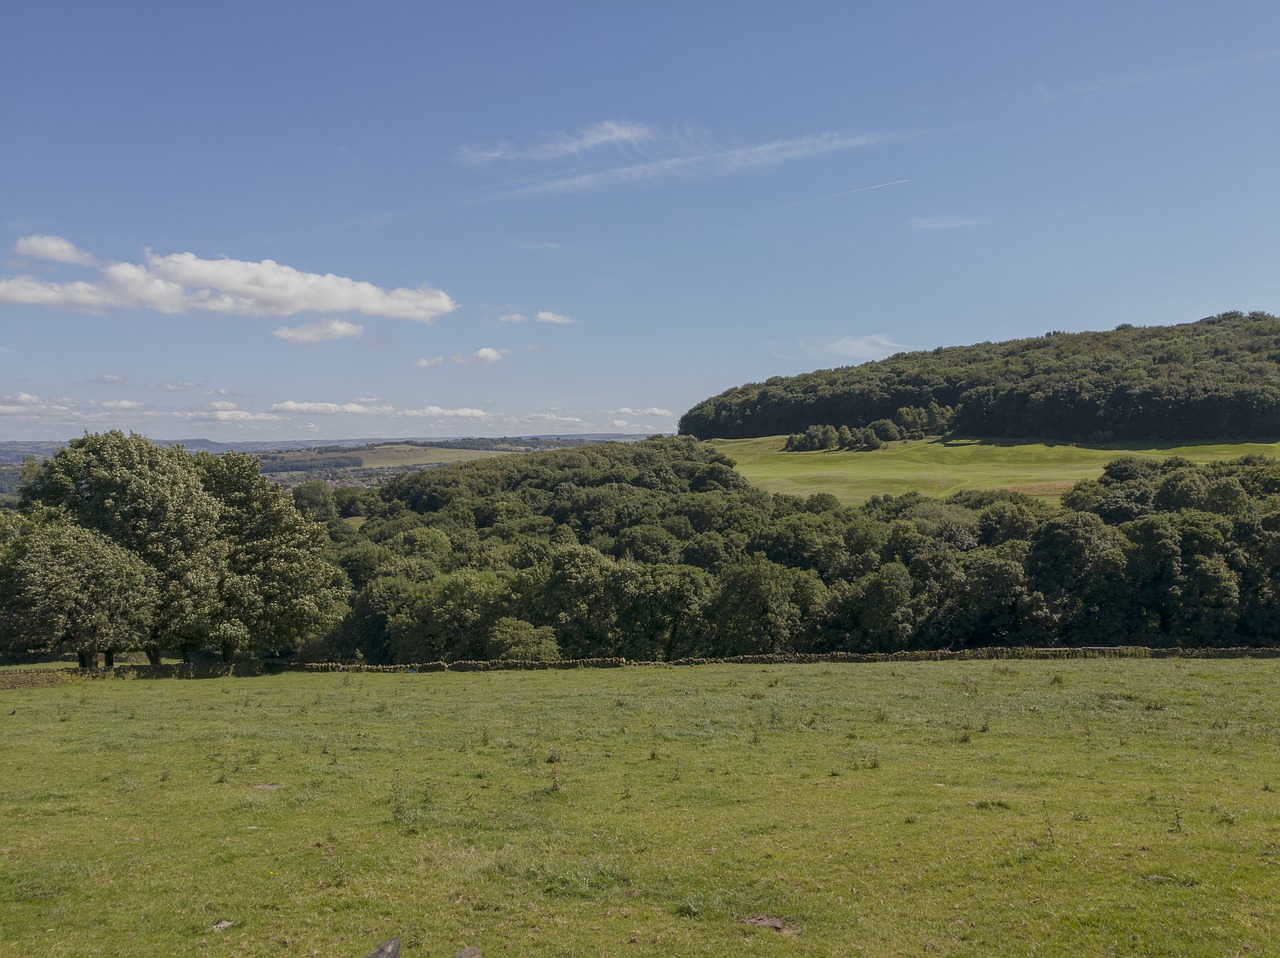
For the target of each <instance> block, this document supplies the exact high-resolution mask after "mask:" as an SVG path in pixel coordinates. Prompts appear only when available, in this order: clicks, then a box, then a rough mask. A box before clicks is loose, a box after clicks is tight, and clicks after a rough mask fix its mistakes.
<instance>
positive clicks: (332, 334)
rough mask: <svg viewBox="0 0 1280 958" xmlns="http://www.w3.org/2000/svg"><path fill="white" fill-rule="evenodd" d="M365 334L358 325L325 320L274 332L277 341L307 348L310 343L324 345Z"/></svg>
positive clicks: (362, 328)
mask: <svg viewBox="0 0 1280 958" xmlns="http://www.w3.org/2000/svg"><path fill="white" fill-rule="evenodd" d="M363 332H364V327H363V326H360V325H357V324H356V323H348V322H346V321H344V320H341V319H323V320H320V321H319V322H317V323H309V324H307V325H306V326H281V327H280V328H279V329H277V330H275V331H274V332H272V334H271V335H272V336H274V337H275V338H276V339H283V340H284V341H285V342H286V343H294V344H296V345H299V346H305V345H308V344H310V343H324V342H329V341H330V340H334V339H350V338H352V337H354V336H359V335H361V334H362V333H363Z"/></svg>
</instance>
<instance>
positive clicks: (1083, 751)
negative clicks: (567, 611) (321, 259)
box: [0, 660, 1280, 958]
mask: <svg viewBox="0 0 1280 958" xmlns="http://www.w3.org/2000/svg"><path fill="white" fill-rule="evenodd" d="M1278 680H1280V661H1276V660H1207V661H1194V660H1069V661H983V662H959V663H945V664H944V663H910V664H883V665H805V666H794V665H793V666H767V667H765V666H745V665H736V666H705V667H698V668H674V669H673V668H641V667H634V668H626V669H614V670H584V671H571V672H501V673H433V674H399V675H386V674H382V675H376V674H321V675H305V674H286V675H280V676H274V677H264V678H253V679H241V678H230V679H216V680H204V681H179V680H170V681H148V680H137V681H112V680H102V681H84V682H71V683H64V684H61V685H57V686H50V687H39V688H30V689H21V690H9V691H4V692H0V721H3V722H4V725H3V729H4V731H3V742H4V749H3V768H2V773H0V821H3V822H4V829H3V837H2V838H0V954H4V955H15V956H16V955H27V954H35V953H39V954H41V955H77V956H79V955H138V954H147V953H151V952H153V951H154V952H158V953H164V954H188V953H204V954H210V955H217V954H228V955H231V954H234V955H262V956H267V955H271V956H275V955H280V954H298V955H309V954H317V955H325V956H331V955H363V954H364V953H365V951H367V950H368V949H369V948H371V947H372V946H373V944H375V943H376V942H377V941H378V940H380V939H382V938H385V937H390V936H391V935H399V936H400V937H401V938H402V939H403V941H404V949H405V950H404V954H405V955H406V956H407V958H408V956H418V955H423V956H426V955H452V954H453V953H454V952H455V951H457V950H458V948H460V947H461V946H462V945H464V944H472V945H477V946H479V947H480V948H482V949H483V951H484V953H485V954H486V955H502V954H513V955H516V954H518V955H525V956H536V955H569V954H573V955H624V954H625V955H672V954H687V955H692V954H697V955H712V956H716V955H725V956H728V955H735V956H736V955H741V954H759V955H805V956H810V955H819V956H822V955H831V956H835V955H841V956H845V955H866V956H891V955H892V956H897V955H903V956H905V955H923V954H930V955H953V956H960V955H971V956H988V955H994V954H1000V955H1061V954H1072V955H1080V956H1090V955H1099V956H1101V955H1169V956H1173V955H1178V956H1184V958H1186V956H1206V958H1207V956H1220V955H1234V954H1257V955H1263V954H1275V953H1276V952H1277V948H1278V947H1280V899H1278V898H1277V896H1276V895H1275V890H1276V888H1277V887H1278V884H1277V883H1278V882H1280V757H1278V755H1277V750H1276V748H1275V742H1276V741H1277V738H1278V736H1280V705H1278V704H1277V698H1276V696H1275V689H1276V687H1277V682H1278ZM758 915H765V916H770V917H776V918H778V919H780V920H781V921H782V922H784V923H785V929H784V931H782V932H778V931H774V930H772V929H770V928H761V927H755V926H751V925H745V924H742V923H740V919H744V918H748V917H752V916H758ZM220 921H227V922H231V923H232V925H231V926H230V927H228V928H227V929H226V930H224V931H221V932H218V931H215V930H213V928H214V925H215V923H217V922H220Z"/></svg>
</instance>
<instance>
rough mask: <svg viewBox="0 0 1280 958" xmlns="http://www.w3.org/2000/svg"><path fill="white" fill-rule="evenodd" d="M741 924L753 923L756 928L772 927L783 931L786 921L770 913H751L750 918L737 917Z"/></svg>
mask: <svg viewBox="0 0 1280 958" xmlns="http://www.w3.org/2000/svg"><path fill="white" fill-rule="evenodd" d="M738 923H739V924H741V925H755V926H756V927H757V928H772V929H773V930H774V931H785V930H786V927H787V923H786V922H785V921H783V920H782V919H781V918H774V917H773V916H772V915H752V916H751V917H750V918H739V919H738Z"/></svg>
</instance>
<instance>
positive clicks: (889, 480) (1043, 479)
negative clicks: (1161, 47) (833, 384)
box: [713, 436, 1280, 505]
mask: <svg viewBox="0 0 1280 958" xmlns="http://www.w3.org/2000/svg"><path fill="white" fill-rule="evenodd" d="M785 441H786V437H785V436H772V437H769V438H765V439H718V440H715V441H714V442H713V445H714V446H715V447H716V448H717V449H719V450H720V451H721V452H723V453H724V454H725V455H727V456H729V457H731V458H732V459H733V460H734V461H735V462H737V464H738V471H739V472H741V473H742V474H743V475H744V476H746V477H747V478H748V479H750V480H751V481H752V482H753V483H755V484H756V485H758V486H760V487H761V488H764V489H767V490H769V491H770V492H784V493H788V494H790V495H797V496H810V495H813V494H814V493H818V492H828V493H831V494H832V495H834V496H836V497H837V498H839V499H840V500H841V501H843V502H846V503H849V504H850V505H857V504H859V503H862V502H865V501H866V500H867V499H869V498H871V497H872V496H875V495H882V494H885V493H891V494H894V495H901V494H902V493H904V492H912V491H915V492H919V493H922V494H923V495H927V496H947V495H950V494H952V493H954V492H959V491H960V490H962V489H1016V490H1019V491H1021V492H1027V493H1030V494H1031V495H1035V496H1039V497H1042V498H1045V499H1056V498H1057V497H1058V496H1060V495H1061V494H1062V493H1064V492H1066V491H1067V490H1068V489H1069V488H1071V486H1072V485H1073V484H1074V483H1076V482H1078V481H1079V480H1081V479H1094V478H1097V477H1098V476H1099V475H1101V474H1102V468H1103V466H1105V465H1106V464H1107V463H1108V462H1110V461H1111V460H1113V459H1118V458H1119V457H1120V456H1128V455H1134V456H1144V457H1148V458H1152V459H1164V458H1167V457H1168V456H1185V457H1186V458H1188V459H1191V460H1193V461H1194V462H1210V461H1212V460H1215V459H1234V458H1237V457H1239V456H1244V455H1248V454H1251V453H1254V454H1262V455H1266V456H1280V443H1258V442H1250V443H1197V444H1194V445H1189V446H1187V445H1182V446H1175V445H1167V444H1166V445H1159V444H1145V445H1136V446H1135V445H1120V444H1107V445H1097V446H1094V445H1090V446H1077V445H1072V444H1069V443H1014V442H993V441H979V440H950V441H946V440H940V439H925V440H920V441H918V442H902V443H891V444H890V445H889V446H887V447H886V448H884V449H880V450H877V451H875V452H848V451H836V450H832V451H827V452H799V453H797V452H786V453H784V452H783V451H782V446H783V443H784V442H785Z"/></svg>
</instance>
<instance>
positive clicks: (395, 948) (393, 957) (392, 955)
mask: <svg viewBox="0 0 1280 958" xmlns="http://www.w3.org/2000/svg"><path fill="white" fill-rule="evenodd" d="M365 958H400V939H399V938H392V939H391V940H390V941H384V942H383V943H382V944H380V945H379V946H378V947H377V948H375V949H373V951H371V952H369V954H367V955H365Z"/></svg>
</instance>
